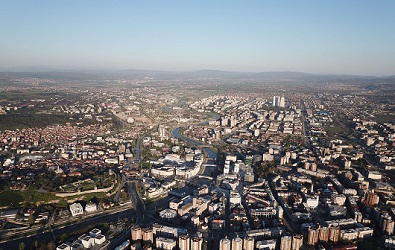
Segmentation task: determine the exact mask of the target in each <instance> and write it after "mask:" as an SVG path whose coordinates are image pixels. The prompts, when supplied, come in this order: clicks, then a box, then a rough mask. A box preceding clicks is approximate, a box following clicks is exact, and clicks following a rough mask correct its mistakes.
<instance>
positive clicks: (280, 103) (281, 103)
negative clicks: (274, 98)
mask: <svg viewBox="0 0 395 250" xmlns="http://www.w3.org/2000/svg"><path fill="white" fill-rule="evenodd" d="M278 106H279V107H281V108H285V98H284V96H281V97H280V101H279V103H278Z"/></svg>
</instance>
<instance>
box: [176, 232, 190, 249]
mask: <svg viewBox="0 0 395 250" xmlns="http://www.w3.org/2000/svg"><path fill="white" fill-rule="evenodd" d="M189 245H190V243H189V236H188V235H185V234H183V235H180V238H179V239H178V247H179V248H180V250H189V249H190V247H189Z"/></svg>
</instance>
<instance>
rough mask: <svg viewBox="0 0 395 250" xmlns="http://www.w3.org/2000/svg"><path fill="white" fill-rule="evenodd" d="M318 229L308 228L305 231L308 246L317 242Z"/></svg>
mask: <svg viewBox="0 0 395 250" xmlns="http://www.w3.org/2000/svg"><path fill="white" fill-rule="evenodd" d="M318 235H319V231H318V229H315V228H309V230H308V232H307V244H309V245H310V246H313V245H315V244H316V243H317V242H318Z"/></svg>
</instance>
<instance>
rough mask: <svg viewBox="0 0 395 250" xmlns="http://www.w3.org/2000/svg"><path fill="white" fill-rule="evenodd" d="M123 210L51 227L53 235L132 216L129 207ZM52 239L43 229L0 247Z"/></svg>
mask: <svg viewBox="0 0 395 250" xmlns="http://www.w3.org/2000/svg"><path fill="white" fill-rule="evenodd" d="M124 209H125V210H124V211H119V212H115V213H111V212H109V213H107V214H102V215H99V216H96V217H93V218H89V219H86V220H84V221H81V222H77V221H75V222H73V223H70V224H68V225H65V226H61V227H59V228H56V229H53V234H54V235H55V237H56V238H59V236H60V235H62V234H65V233H71V232H74V231H77V230H79V229H82V228H85V227H87V226H90V225H96V224H99V223H110V222H115V221H117V220H120V219H124V218H132V217H133V216H134V212H133V210H132V209H130V208H124ZM52 240H53V236H52V234H51V232H49V231H45V232H38V233H37V234H35V235H32V236H26V237H23V238H20V239H15V240H10V241H7V242H1V243H0V249H18V248H19V244H20V243H21V242H23V243H25V245H26V246H27V247H28V246H30V245H32V244H34V242H35V241H38V242H49V241H52Z"/></svg>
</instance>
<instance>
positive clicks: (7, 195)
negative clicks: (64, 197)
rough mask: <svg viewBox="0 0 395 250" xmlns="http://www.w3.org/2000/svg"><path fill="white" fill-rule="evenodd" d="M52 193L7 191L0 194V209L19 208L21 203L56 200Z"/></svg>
mask: <svg viewBox="0 0 395 250" xmlns="http://www.w3.org/2000/svg"><path fill="white" fill-rule="evenodd" d="M58 199H59V198H58V197H56V196H55V195H54V194H52V193H39V192H36V191H14V190H7V191H2V192H0V207H19V206H20V203H21V202H24V201H29V202H33V203H35V202H40V201H43V202H45V203H46V202H49V201H52V200H58Z"/></svg>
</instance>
